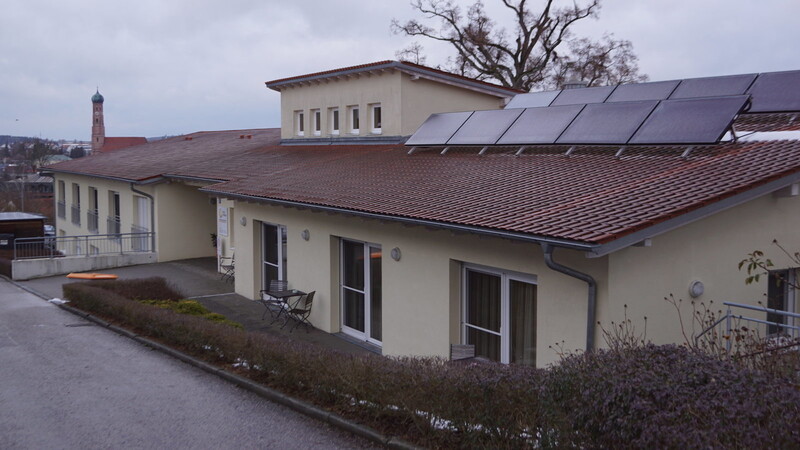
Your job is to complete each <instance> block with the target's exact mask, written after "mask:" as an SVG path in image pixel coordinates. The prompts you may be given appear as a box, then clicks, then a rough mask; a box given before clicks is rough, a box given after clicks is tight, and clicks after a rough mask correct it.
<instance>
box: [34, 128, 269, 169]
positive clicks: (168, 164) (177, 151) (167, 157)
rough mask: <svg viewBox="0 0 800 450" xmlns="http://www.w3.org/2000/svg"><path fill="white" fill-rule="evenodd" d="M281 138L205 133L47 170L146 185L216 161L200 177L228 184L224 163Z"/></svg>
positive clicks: (261, 133)
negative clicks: (175, 172) (169, 173)
mask: <svg viewBox="0 0 800 450" xmlns="http://www.w3.org/2000/svg"><path fill="white" fill-rule="evenodd" d="M279 136H280V130H279V129H259V130H232V131H201V132H197V133H192V134H187V135H184V136H176V137H172V138H168V139H164V140H160V141H154V142H150V143H148V144H146V145H144V146H141V147H136V148H124V149H120V150H117V151H114V152H111V153H99V154H97V155H94V156H92V157H90V158H79V159H74V160H72V161H65V162H62V163H58V164H53V165H51V166H48V167H47V170H53V171H55V172H77V173H84V174H87V175H97V176H104V177H112V178H121V179H124V180H131V181H143V180H147V179H149V178H154V177H157V176H159V175H163V174H164V173H166V172H168V171H170V170H172V171H177V172H181V171H185V170H186V169H187V168H189V167H192V166H193V165H198V166H203V165H205V164H206V163H208V162H209V161H213V163H212V164H211V168H210V169H209V170H205V171H202V173H203V175H196V176H197V177H205V178H213V179H221V180H226V179H229V178H226V177H224V176H217V175H221V174H223V173H227V172H226V171H225V169H224V167H225V164H223V163H220V161H231V160H234V159H236V158H237V157H238V156H239V155H240V154H241V153H243V152H246V151H248V150H251V149H254V148H258V147H262V146H264V145H266V144H268V143H274V142H275V141H276V140H277V139H278V138H279ZM215 169H216V170H215ZM198 170H199V169H198Z"/></svg>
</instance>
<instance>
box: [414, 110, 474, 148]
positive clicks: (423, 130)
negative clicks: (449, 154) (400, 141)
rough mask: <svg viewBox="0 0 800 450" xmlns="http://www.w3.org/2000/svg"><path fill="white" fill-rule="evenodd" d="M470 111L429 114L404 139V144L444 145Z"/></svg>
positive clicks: (470, 113)
mask: <svg viewBox="0 0 800 450" xmlns="http://www.w3.org/2000/svg"><path fill="white" fill-rule="evenodd" d="M471 115H472V111H464V112H454V113H440V114H431V116H430V117H428V119H427V120H426V121H425V122H423V124H422V125H420V127H419V128H417V131H416V132H415V133H414V134H413V135H411V137H410V138H408V140H407V141H406V145H445V144H446V143H447V141H448V140H449V139H450V138H451V137H453V134H455V132H456V131H458V129H459V127H461V125H463V124H464V122H466V121H467V119H469V116H471Z"/></svg>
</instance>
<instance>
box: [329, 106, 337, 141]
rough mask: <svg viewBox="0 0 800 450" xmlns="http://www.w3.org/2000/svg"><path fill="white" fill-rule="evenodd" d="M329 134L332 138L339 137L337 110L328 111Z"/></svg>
mask: <svg viewBox="0 0 800 450" xmlns="http://www.w3.org/2000/svg"><path fill="white" fill-rule="evenodd" d="M329 120H330V123H331V134H332V135H334V136H338V135H339V108H331V109H330V117H329Z"/></svg>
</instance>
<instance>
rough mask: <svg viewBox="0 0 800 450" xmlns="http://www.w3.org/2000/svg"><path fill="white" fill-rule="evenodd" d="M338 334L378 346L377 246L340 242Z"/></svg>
mask: <svg viewBox="0 0 800 450" xmlns="http://www.w3.org/2000/svg"><path fill="white" fill-rule="evenodd" d="M340 255H341V264H340V268H341V269H340V270H341V296H340V298H341V305H342V311H341V314H342V332H344V333H346V334H349V335H351V336H353V337H355V338H358V339H361V340H364V341H367V342H370V343H373V344H375V345H381V341H382V339H383V336H382V331H383V329H382V321H381V315H382V307H381V257H382V255H381V247H380V246H379V245H377V244H369V243H366V242H357V241H350V240H346V239H342V241H341V249H340Z"/></svg>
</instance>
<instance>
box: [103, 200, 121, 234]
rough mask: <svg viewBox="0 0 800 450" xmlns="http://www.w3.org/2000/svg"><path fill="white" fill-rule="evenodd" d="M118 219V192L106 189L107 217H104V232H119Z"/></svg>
mask: <svg viewBox="0 0 800 450" xmlns="http://www.w3.org/2000/svg"><path fill="white" fill-rule="evenodd" d="M120 220H121V218H120V208H119V192H114V191H108V217H107V218H106V230H107V231H106V232H107V233H108V234H119V233H120Z"/></svg>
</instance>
